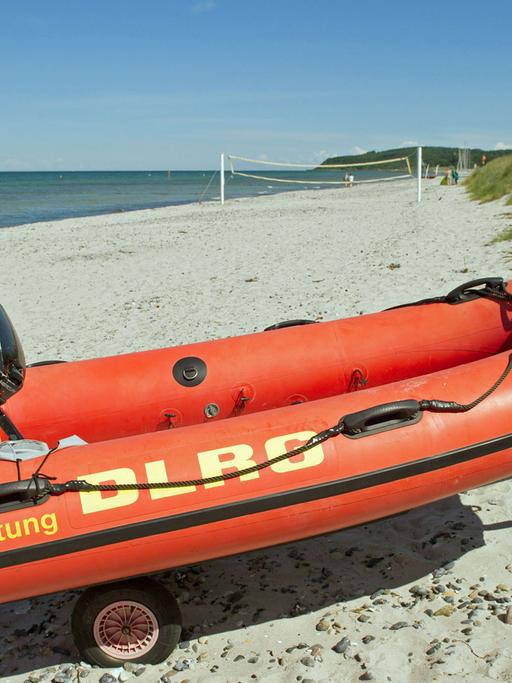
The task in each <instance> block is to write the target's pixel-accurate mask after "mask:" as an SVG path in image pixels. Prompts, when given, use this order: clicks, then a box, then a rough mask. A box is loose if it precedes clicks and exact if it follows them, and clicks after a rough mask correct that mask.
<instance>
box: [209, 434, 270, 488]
mask: <svg viewBox="0 0 512 683" xmlns="http://www.w3.org/2000/svg"><path fill="white" fill-rule="evenodd" d="M222 455H230V456H231V457H230V458H229V459H222V460H221V456H222ZM252 455H253V450H252V448H251V447H250V446H248V445H247V444H245V443H241V444H238V445H237V446H227V447H226V448H216V449H215V450H213V451H203V452H202V453H198V454H197V457H198V459H199V467H200V468H201V476H202V477H203V478H204V479H207V478H208V477H216V476H218V475H219V474H222V473H223V472H224V470H228V469H232V468H235V469H237V470H245V469H247V468H248V467H252V466H253V465H256V462H255V461H254V460H252V459H251V457H252ZM259 476H260V475H259V472H251V473H250V474H243V475H242V476H241V477H240V480H241V481H248V480H249V479H257V478H258V477H259ZM225 483H226V482H224V481H217V482H214V483H213V484H205V485H204V487H205V489H210V488H213V487H214V486H223V484H225Z"/></svg>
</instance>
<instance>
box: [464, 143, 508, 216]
mask: <svg viewBox="0 0 512 683" xmlns="http://www.w3.org/2000/svg"><path fill="white" fill-rule="evenodd" d="M464 184H465V185H466V188H467V190H468V192H469V195H470V197H471V199H475V200H479V201H480V202H482V203H483V202H492V201H494V200H495V199H500V198H501V197H505V196H506V195H511V196H510V197H509V199H508V201H507V204H512V154H507V155H506V156H503V157H500V158H498V159H493V161H490V162H489V163H488V164H486V165H485V166H482V167H481V168H477V169H475V170H474V171H473V173H472V174H471V175H470V176H469V178H467V180H466V181H465V183H464Z"/></svg>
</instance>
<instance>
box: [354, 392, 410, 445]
mask: <svg viewBox="0 0 512 683" xmlns="http://www.w3.org/2000/svg"><path fill="white" fill-rule="evenodd" d="M419 412H420V404H419V402H418V401H415V400H414V399H407V400H405V401H392V402H391V403H381V404H380V405H378V406H373V407H372V408H366V409H365V410H360V411H359V412H357V413H351V414H350V415H345V417H344V418H343V424H344V427H345V429H344V432H343V433H344V434H345V435H347V436H353V435H355V434H361V433H364V432H375V431H378V430H380V429H382V428H384V427H385V428H389V427H390V426H391V424H393V425H394V426H400V423H402V422H403V423H404V424H406V423H408V422H410V420H412V419H414V418H416V417H417V416H418V414H419Z"/></svg>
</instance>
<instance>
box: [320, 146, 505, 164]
mask: <svg viewBox="0 0 512 683" xmlns="http://www.w3.org/2000/svg"><path fill="white" fill-rule="evenodd" d="M416 149H417V148H416V147H398V148H396V149H385V150H383V151H381V152H376V151H371V152H365V154H352V155H349V156H339V157H330V158H329V159H326V160H325V161H322V163H321V164H320V168H321V167H322V166H323V165H325V164H354V165H356V164H361V163H364V162H366V161H385V160H386V159H394V158H396V157H405V156H408V157H410V161H411V164H412V165H413V167H414V164H415V162H416ZM510 153H511V150H506V149H505V150H486V149H478V148H475V149H471V150H470V160H471V161H470V163H471V166H473V165H474V164H478V165H480V164H481V163H482V156H483V155H484V154H485V156H486V157H487V161H492V160H493V159H496V158H497V157H500V156H503V155H505V154H510ZM422 156H423V163H424V164H425V165H426V164H429V165H430V166H431V167H432V166H437V165H438V164H439V166H457V163H458V161H459V148H458V147H429V146H426V147H423V153H422ZM377 168H379V167H378V166H377ZM382 168H387V169H390V170H391V168H392V167H391V166H390V165H389V164H385V165H384V166H383V167H382ZM400 168H402V165H400Z"/></svg>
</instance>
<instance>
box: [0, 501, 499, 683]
mask: <svg viewBox="0 0 512 683" xmlns="http://www.w3.org/2000/svg"><path fill="white" fill-rule="evenodd" d="M510 524H511V523H510V522H502V523H500V524H496V525H492V526H493V527H496V529H495V530H496V531H499V530H500V529H503V530H505V529H507V528H508V527H509V526H510ZM483 532H484V527H483V525H482V522H481V520H480V518H479V517H478V515H477V514H476V513H475V512H474V511H473V509H472V508H471V507H468V506H465V505H463V504H462V503H461V501H460V498H459V497H458V496H453V497H451V498H448V499H446V500H443V501H439V502H437V503H433V504H430V505H427V506H424V507H421V508H417V509H415V510H410V511H409V512H406V513H403V514H401V515H399V516H396V517H393V518H389V519H385V520H381V521H378V522H373V523H372V524H368V525H364V526H361V527H356V528H353V529H347V530H344V531H339V532H336V533H333V534H329V535H326V536H319V537H316V538H312V539H307V540H304V541H299V542H296V543H289V544H287V545H283V546H279V547H274V548H270V549H265V550H258V551H254V552H252V553H246V554H244V555H237V556H233V557H228V558H224V559H220V560H215V561H212V562H205V563H203V564H200V565H196V566H193V567H187V568H183V569H180V570H173V571H172V572H171V571H169V572H165V573H162V574H159V575H157V576H156V578H158V579H159V580H161V581H162V582H163V583H164V584H165V585H166V586H167V587H168V588H169V589H170V590H171V592H173V593H174V594H175V595H176V597H177V598H178V599H179V601H180V603H181V607H182V612H183V623H184V625H185V626H184V634H183V638H184V639H187V638H190V637H198V636H201V635H206V636H208V635H212V634H215V633H221V632H222V633H226V634H227V635H228V636H229V632H230V631H234V630H237V629H239V628H243V627H245V626H250V625H252V624H264V623H267V622H271V621H274V620H277V619H284V618H293V617H295V616H298V615H302V614H307V613H311V612H315V611H317V610H326V609H329V608H330V607H332V606H334V605H335V604H336V603H340V602H343V601H347V600H351V599H353V598H356V597H361V596H365V595H366V596H368V595H371V594H372V593H374V592H375V591H376V590H378V589H380V588H384V589H386V588H398V587H400V586H403V585H406V584H409V583H411V582H416V581H419V580H421V579H422V578H424V577H425V576H426V575H428V574H429V573H430V572H432V571H433V570H434V569H436V568H438V567H440V566H441V565H443V564H444V563H446V562H450V561H453V560H457V559H458V558H459V557H461V556H462V555H464V554H465V553H466V552H469V551H471V550H472V549H474V548H478V547H480V546H482V545H483V544H484V539H483ZM213 542H214V539H213ZM77 595H78V591H69V592H67V593H58V594H54V595H50V596H46V597H43V598H37V599H34V600H32V601H31V602H29V601H24V602H23V603H13V604H9V605H2V606H0V633H2V638H3V639H4V643H5V644H4V647H3V648H2V652H1V654H0V676H11V675H14V674H20V673H25V672H29V671H32V670H34V669H38V668H42V667H49V666H52V665H59V664H62V663H64V662H77V661H78V660H79V656H78V653H77V651H76V649H75V646H74V644H73V640H72V636H71V634H70V626H69V623H70V614H71V610H72V607H73V605H74V603H75V600H76V596H77Z"/></svg>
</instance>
